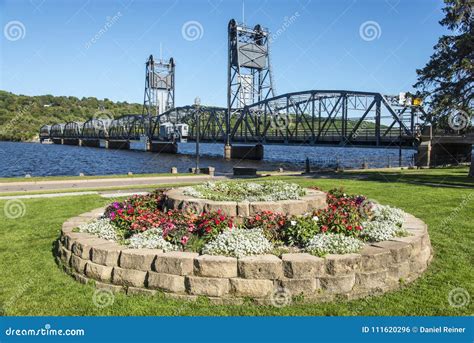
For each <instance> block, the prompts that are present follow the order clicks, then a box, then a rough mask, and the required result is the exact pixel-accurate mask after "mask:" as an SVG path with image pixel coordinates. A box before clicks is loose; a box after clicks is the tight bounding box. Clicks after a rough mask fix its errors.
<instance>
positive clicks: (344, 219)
mask: <svg viewBox="0 0 474 343" xmlns="http://www.w3.org/2000/svg"><path fill="white" fill-rule="evenodd" d="M365 200H366V198H365V197H362V196H349V195H347V194H345V193H344V192H343V191H342V190H341V189H335V190H331V191H329V192H328V194H327V198H326V201H327V203H328V206H327V207H326V208H324V209H320V210H317V211H315V212H314V215H315V216H316V217H317V218H318V225H319V228H320V231H321V232H322V233H326V232H332V233H341V234H344V235H346V236H358V235H359V234H360V231H361V230H362V225H361V220H362V215H363V210H362V204H363V203H364V201H365Z"/></svg>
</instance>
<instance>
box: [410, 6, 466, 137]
mask: <svg viewBox="0 0 474 343" xmlns="http://www.w3.org/2000/svg"><path fill="white" fill-rule="evenodd" d="M445 3H446V7H445V8H444V9H443V11H444V13H445V18H444V19H443V20H441V21H440V24H441V25H443V26H445V27H446V28H448V29H449V30H450V31H452V32H453V33H454V34H452V35H443V36H441V37H440V38H439V40H438V43H437V44H436V45H435V46H434V53H433V55H432V56H431V58H430V60H429V61H428V63H427V64H426V66H425V67H424V68H423V69H419V70H417V73H418V82H417V83H416V84H415V85H414V87H416V88H418V89H419V90H420V91H421V93H422V96H423V97H425V99H426V100H425V103H428V105H429V106H430V112H431V113H430V115H429V118H427V119H428V120H430V121H431V122H432V123H438V125H439V126H440V127H443V128H447V118H448V116H449V115H450V114H456V111H462V112H464V113H465V114H467V115H468V116H469V117H471V118H472V116H473V112H472V96H473V83H474V73H473V71H474V21H473V19H472V18H473V14H472V11H473V9H472V0H445ZM453 112H454V113H453Z"/></svg>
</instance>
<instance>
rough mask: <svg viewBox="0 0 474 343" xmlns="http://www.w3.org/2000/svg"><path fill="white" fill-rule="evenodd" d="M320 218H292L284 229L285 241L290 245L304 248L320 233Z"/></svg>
mask: <svg viewBox="0 0 474 343" xmlns="http://www.w3.org/2000/svg"><path fill="white" fill-rule="evenodd" d="M319 230H320V228H319V225H318V217H316V216H303V217H292V218H291V220H289V221H288V223H287V225H286V226H285V227H284V230H283V235H284V240H285V242H286V243H288V244H289V245H295V246H304V245H306V243H308V241H309V240H310V239H311V238H313V237H314V235H315V234H317V233H318V232H319Z"/></svg>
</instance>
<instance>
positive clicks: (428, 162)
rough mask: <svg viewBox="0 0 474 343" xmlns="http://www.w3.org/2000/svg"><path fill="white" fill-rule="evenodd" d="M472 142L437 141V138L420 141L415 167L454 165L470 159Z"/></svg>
mask: <svg viewBox="0 0 474 343" xmlns="http://www.w3.org/2000/svg"><path fill="white" fill-rule="evenodd" d="M471 151H472V144H469V143H451V142H439V141H437V139H432V140H428V141H424V142H421V144H420V145H419V146H418V152H417V154H416V157H415V164H416V166H417V167H426V168H428V167H436V166H442V165H449V164H452V165H456V164H459V163H466V162H470V161H471V155H472V152H471Z"/></svg>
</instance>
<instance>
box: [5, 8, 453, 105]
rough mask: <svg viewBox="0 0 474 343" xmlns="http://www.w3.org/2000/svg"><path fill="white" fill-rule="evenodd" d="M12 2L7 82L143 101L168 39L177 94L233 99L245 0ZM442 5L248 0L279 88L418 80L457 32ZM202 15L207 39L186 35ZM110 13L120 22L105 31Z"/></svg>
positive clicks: (390, 85) (383, 88)
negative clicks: (445, 22) (232, 72)
mask: <svg viewBox="0 0 474 343" xmlns="http://www.w3.org/2000/svg"><path fill="white" fill-rule="evenodd" d="M0 4H1V5H0V13H1V14H0V20H1V28H2V33H3V34H2V36H1V37H0V44H1V45H0V57H1V75H0V88H1V89H3V90H7V91H11V92H14V93H21V94H28V95H40V94H53V95H74V96H78V97H82V96H94V97H97V98H109V99H112V100H117V101H128V102H138V103H142V101H143V91H144V89H143V88H144V76H145V73H144V71H145V70H144V68H145V65H144V63H145V61H146V59H147V57H148V55H150V54H154V55H155V56H160V50H161V51H162V56H163V57H164V58H166V59H168V58H169V57H174V59H175V61H176V105H178V106H180V105H186V104H191V103H192V102H193V99H194V98H195V97H196V96H200V97H201V99H202V103H203V104H212V105H221V106H223V105H225V104H226V81H227V73H226V68H227V51H226V49H227V23H228V21H229V19H231V18H235V19H237V20H238V21H241V20H242V0H235V1H233V0H230V1H221V0H209V1H208V0H202V1H201V0H196V1H191V0H187V1H184V0H180V1H175V0H163V1H161V0H159V1H151V0H135V1H133V0H120V1H119V0H117V1H112V0H104V1H87V0H77V1H76V0H69V1H66V0H63V1H59V0H31V1H30V0H25V1H13V0H0ZM442 7H443V3H442V1H438V0H379V1H376V0H357V1H354V0H333V1H329V0H324V1H321V0H318V1H317V0H312V1H307V0H292V1H290V0H285V1H284V0H276V1H250V0H246V1H245V6H244V8H245V23H246V24H248V25H249V26H254V25H255V24H257V23H259V24H262V25H263V26H265V27H267V28H269V30H270V31H271V32H273V34H274V35H275V36H274V39H273V42H272V45H271V51H272V54H273V55H272V65H273V75H274V81H275V88H276V91H277V93H278V94H281V93H286V92H293V91H301V90H309V89H348V90H365V91H377V92H381V93H385V94H398V92H400V91H407V90H410V89H411V85H412V84H413V83H414V82H415V80H416V72H415V70H416V68H420V67H422V66H424V64H425V63H426V62H427V60H428V58H429V56H430V55H431V53H432V47H433V45H434V44H435V43H436V41H437V38H438V37H439V36H440V35H442V34H443V33H445V30H444V29H443V28H442V27H441V26H440V25H439V24H438V21H439V20H440V19H441V18H442V17H443V14H442V11H441V9H442ZM190 21H193V22H198V24H199V25H200V26H201V27H202V30H201V31H200V32H199V33H200V34H199V35H198V36H197V39H195V40H189V39H190V38H196V37H189V36H187V37H183V33H182V29H183V25H185V23H188V22H190ZM12 22H13V24H12ZM15 22H19V24H18V23H15ZM107 22H109V24H110V25H109V28H108V29H107V30H105V32H104V30H103V31H102V33H100V30H101V29H104V27H105V26H106V24H107ZM285 22H287V24H288V25H285ZM367 22H375V24H374V23H369V24H370V25H372V27H375V33H376V35H375V36H370V30H369V35H364V34H362V35H361V32H360V31H361V30H360V29H361V26H363V24H364V23H367ZM9 23H10V25H8V24H9ZM369 24H366V25H365V26H367V25H369ZM15 25H16V27H14V26H15ZM199 25H198V26H197V27H198V30H200V27H199ZM374 25H375V26H374ZM12 26H13V27H12ZM363 27H364V26H363ZM15 28H17V29H19V30H17V31H15V30H14V29H15ZM277 32H279V34H276V33H277ZM94 37H98V38H97V39H95V41H93V38H94ZM185 38H188V39H185ZM364 38H365V39H364ZM372 38H374V39H372ZM160 46H161V47H162V48H161V49H160Z"/></svg>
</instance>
